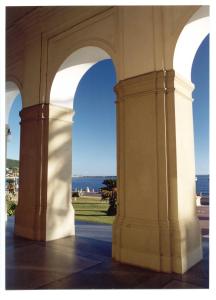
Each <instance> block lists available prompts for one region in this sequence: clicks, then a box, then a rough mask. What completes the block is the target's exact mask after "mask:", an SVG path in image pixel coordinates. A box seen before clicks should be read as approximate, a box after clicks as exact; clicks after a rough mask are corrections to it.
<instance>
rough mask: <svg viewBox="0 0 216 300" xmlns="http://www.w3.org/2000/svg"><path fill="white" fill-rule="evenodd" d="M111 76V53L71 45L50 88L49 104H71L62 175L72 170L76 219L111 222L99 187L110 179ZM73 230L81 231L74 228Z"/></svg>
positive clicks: (112, 156)
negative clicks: (69, 154) (68, 150)
mask: <svg viewBox="0 0 216 300" xmlns="http://www.w3.org/2000/svg"><path fill="white" fill-rule="evenodd" d="M110 74H112V76H111V77H112V78H111V80H110V78H108V77H109V76H110ZM115 81H116V78H115V69H114V65H113V63H112V60H111V57H110V56H109V55H108V54H107V53H106V52H105V51H104V50H102V49H101V48H97V47H92V46H88V47H84V48H80V49H78V50H76V51H75V52H74V53H72V54H71V55H70V56H69V57H68V58H67V59H66V60H65V61H64V62H63V64H62V65H61V66H60V67H59V70H58V72H57V73H56V75H55V77H54V80H53V83H52V86H51V91H50V104H51V105H55V106H58V107H63V108H67V109H71V110H72V118H73V126H72V129H73V130H72V132H73V133H72V137H73V138H72V140H73V141H72V145H73V146H72V148H73V161H72V170H71V173H70V174H71V175H70V174H69V173H68V175H69V177H72V176H74V175H75V178H74V177H73V180H72V187H71V192H72V190H73V191H74V195H75V197H74V198H73V207H74V209H75V216H76V219H77V220H79V221H82V220H84V221H87V222H91V223H90V224H93V225H94V222H96V223H98V222H99V223H103V222H105V223H106V222H107V223H108V224H111V223H112V220H113V218H114V216H110V217H107V218H106V211H107V210H108V208H109V202H108V198H107V199H106V200H105V201H101V194H100V193H99V188H102V187H103V181H104V180H105V179H112V180H114V181H116V159H115V156H116V153H115V152H116V150H115V104H114V102H115V94H114V90H113V86H114V84H115ZM110 84H111V85H110ZM106 109H107V110H106ZM76 122H77V124H76ZM110 123H111V124H110ZM81 127H82V128H81ZM110 136H112V137H111V138H110ZM107 141H110V144H112V145H110V144H109V143H107ZM108 149H109V150H108ZM102 152H103V153H102ZM111 153H112V154H111ZM102 157H103V159H102ZM102 160H103V162H102ZM108 160H109V161H108ZM66 164H69V162H66ZM106 164H107V167H105V165H106ZM111 165H112V167H110V166H111ZM84 166H85V167H84ZM110 170H112V173H110V172H111V171H110ZM77 196H78V198H77ZM85 207H86V208H85ZM100 207H101V208H100ZM92 222H93V223H92ZM95 230H96V227H95V229H94V231H95ZM76 234H81V235H83V234H84V233H83V230H81V231H80V230H79V229H78V230H76ZM110 238H111V231H110ZM110 255H111V253H110Z"/></svg>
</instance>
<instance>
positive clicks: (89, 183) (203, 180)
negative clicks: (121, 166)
mask: <svg viewBox="0 0 216 300" xmlns="http://www.w3.org/2000/svg"><path fill="white" fill-rule="evenodd" d="M196 177H197V180H196V193H197V194H198V195H199V194H200V193H202V195H209V175H197V176H196ZM109 178H111V179H115V178H116V176H108V177H102V176H98V177H73V179H72V187H73V190H80V189H82V190H85V189H86V188H87V187H88V188H89V189H90V191H92V190H93V189H94V191H95V192H98V190H99V189H100V188H101V187H103V181H104V180H105V179H109Z"/></svg>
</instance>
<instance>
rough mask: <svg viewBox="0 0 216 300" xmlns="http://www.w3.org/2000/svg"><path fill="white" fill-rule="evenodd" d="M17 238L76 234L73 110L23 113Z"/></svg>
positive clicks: (38, 108)
mask: <svg viewBox="0 0 216 300" xmlns="http://www.w3.org/2000/svg"><path fill="white" fill-rule="evenodd" d="M20 117H21V139H20V140H21V142H20V145H21V146H20V180H19V201H18V206H17V208H16V215H15V234H16V235H19V236H22V237H25V238H29V239H33V240H43V241H48V240H53V239H57V238H62V237H65V236H69V235H73V234H74V211H73V207H72V203H71V125H72V110H70V109H65V108H62V107H58V106H54V105H49V104H38V105H34V106H31V107H27V108H24V109H23V110H22V111H21V113H20Z"/></svg>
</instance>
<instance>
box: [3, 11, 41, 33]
mask: <svg viewBox="0 0 216 300" xmlns="http://www.w3.org/2000/svg"><path fill="white" fill-rule="evenodd" d="M37 7H38V6H7V7H6V28H9V27H10V26H12V25H13V24H14V23H15V22H16V21H17V20H19V19H21V18H23V17H24V16H25V15H27V14H29V13H30V12H31V11H33V10H34V9H36V8H37Z"/></svg>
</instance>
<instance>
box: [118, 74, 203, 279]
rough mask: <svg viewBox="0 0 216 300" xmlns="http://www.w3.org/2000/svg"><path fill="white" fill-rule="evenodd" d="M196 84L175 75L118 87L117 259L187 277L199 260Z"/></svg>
mask: <svg viewBox="0 0 216 300" xmlns="http://www.w3.org/2000/svg"><path fill="white" fill-rule="evenodd" d="M192 90H193V85H192V84H191V83H189V82H186V81H185V80H182V79H180V78H178V77H177V76H175V73H174V71H173V70H170V71H166V72H164V71H163V70H162V71H155V72H151V73H148V74H143V75H140V76H137V77H133V78H129V79H126V80H123V81H120V82H119V83H118V84H117V86H116V93H117V131H118V134H117V136H118V141H117V153H118V154H117V155H118V169H117V175H118V215H117V217H116V219H115V222H114V225H113V251H112V255H113V257H114V258H115V259H116V260H118V261H120V262H125V263H129V264H133V265H137V266H141V267H145V268H149V269H153V270H156V271H162V272H176V273H184V272H185V271H186V270H187V269H189V268H190V267H191V266H192V265H193V264H195V263H196V262H198V261H199V260H200V259H201V258H202V248H201V237H200V228H199V223H198V219H197V217H196V207H195V204H196V203H195V168H194V146H193V143H194V140H193V116H192V101H191V100H192Z"/></svg>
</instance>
